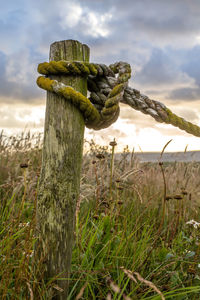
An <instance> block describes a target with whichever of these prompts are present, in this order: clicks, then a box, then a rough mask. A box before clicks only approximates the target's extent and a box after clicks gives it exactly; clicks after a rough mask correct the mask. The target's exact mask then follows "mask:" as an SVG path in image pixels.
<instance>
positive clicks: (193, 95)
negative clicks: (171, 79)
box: [168, 88, 200, 101]
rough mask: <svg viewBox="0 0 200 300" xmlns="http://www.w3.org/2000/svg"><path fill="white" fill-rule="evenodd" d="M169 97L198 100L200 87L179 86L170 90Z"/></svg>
mask: <svg viewBox="0 0 200 300" xmlns="http://www.w3.org/2000/svg"><path fill="white" fill-rule="evenodd" d="M168 98H169V99H172V100H175V101H177V100H181V101H194V100H200V88H179V89H174V90H172V91H171V92H170V94H169V96H168Z"/></svg>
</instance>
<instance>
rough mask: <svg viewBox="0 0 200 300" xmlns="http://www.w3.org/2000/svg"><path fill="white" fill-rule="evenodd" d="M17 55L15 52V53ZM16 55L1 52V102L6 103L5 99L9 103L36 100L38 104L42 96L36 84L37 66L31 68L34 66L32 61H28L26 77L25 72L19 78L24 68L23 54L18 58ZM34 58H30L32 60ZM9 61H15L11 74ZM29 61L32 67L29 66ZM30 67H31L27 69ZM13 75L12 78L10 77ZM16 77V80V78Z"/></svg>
mask: <svg viewBox="0 0 200 300" xmlns="http://www.w3.org/2000/svg"><path fill="white" fill-rule="evenodd" d="M14 56H15V54H14ZM14 56H9V55H8V56H7V55H5V54H4V53H2V52H0V102H4V103H5V99H6V102H7V103H14V102H27V101H28V102H35V103H37V104H38V102H39V99H38V98H39V97H40V98H41V95H42V94H41V91H40V89H39V88H38V87H37V85H36V82H35V81H36V78H37V73H36V67H37V64H35V69H34V68H33V69H31V68H32V66H33V63H32V61H28V62H27V66H25V70H24V71H25V74H24V76H26V78H23V77H24V76H23V73H22V75H21V77H22V78H19V80H17V78H18V77H17V76H18V75H19V73H20V71H21V69H22V68H23V63H24V62H23V55H22V56H21V60H20V59H19V58H20V54H19V56H18V59H17V57H16V60H15V57H14ZM31 59H33V61H34V58H33V57H32V58H30V60H31ZM9 61H14V65H13V66H12V67H11V74H9V75H8V74H7V68H6V66H8V65H9ZM29 63H30V65H31V68H30V67H29ZM26 68H29V69H26ZM10 77H11V78H10ZM15 77H16V80H15Z"/></svg>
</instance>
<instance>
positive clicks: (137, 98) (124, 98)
mask: <svg viewBox="0 0 200 300" xmlns="http://www.w3.org/2000/svg"><path fill="white" fill-rule="evenodd" d="M38 72H39V73H41V74H43V75H48V76H49V75H51V74H52V75H59V74H60V75H62V74H69V75H71V74H72V75H73V74H74V75H84V76H87V77H88V90H89V91H90V98H89V99H87V98H86V97H84V96H83V95H82V94H80V93H78V92H75V91H74V90H73V89H72V88H70V87H67V86H64V85H63V84H61V83H58V82H57V81H55V80H54V81H53V80H50V81H48V80H49V79H48V78H45V77H39V78H38V80H37V83H38V85H39V86H40V87H42V88H44V89H46V90H49V91H53V92H56V93H58V94H60V95H62V96H63V97H65V98H66V99H68V100H70V101H72V102H73V103H74V104H75V105H76V106H77V107H79V108H80V110H81V111H82V113H83V115H84V118H85V123H86V126H87V127H89V128H93V129H96V130H98V129H102V128H106V127H108V126H110V125H111V124H112V123H113V122H115V121H116V120H117V118H118V116H119V102H122V103H125V104H128V105H130V106H131V107H132V108H134V109H136V110H139V111H141V112H142V113H144V114H149V115H151V116H152V117H153V118H154V119H155V120H156V121H158V122H165V123H167V124H172V125H173V126H176V127H178V128H180V129H182V130H185V131H186V132H188V133H190V134H193V135H195V136H198V137H199V136H200V127H198V126H197V125H194V124H192V123H191V122H188V121H186V120H185V119H183V118H181V117H179V116H177V115H176V114H174V113H173V112H172V111H171V110H170V109H168V108H167V107H166V106H165V105H164V104H162V103H161V102H159V101H155V100H151V99H150V98H149V97H147V96H145V95H142V94H141V93H140V92H139V91H138V90H136V89H133V88H130V87H128V86H127V82H128V79H129V78H130V75H131V68H130V65H129V64H127V63H124V62H117V63H115V64H113V65H110V66H109V67H107V66H106V65H103V64H91V63H81V62H73V63H72V62H67V61H59V62H54V61H52V62H50V63H42V64H39V66H38ZM115 74H118V77H115ZM47 82H49V83H47ZM50 82H51V84H50ZM50 86H51V87H50ZM72 91H73V92H72Z"/></svg>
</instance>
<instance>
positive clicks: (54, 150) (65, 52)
mask: <svg viewBox="0 0 200 300" xmlns="http://www.w3.org/2000/svg"><path fill="white" fill-rule="evenodd" d="M51 60H54V61H60V60H71V61H73V60H78V61H86V62H88V61H89V48H88V47H87V46H86V45H83V44H81V43H79V42H78V41H73V40H67V41H61V42H56V43H53V44H52V45H51V47H50V61H51ZM52 79H56V80H58V81H60V82H63V83H64V84H66V85H69V86H71V87H73V88H74V89H75V90H76V91H79V92H81V93H82V94H83V95H85V96H86V95H87V80H86V78H82V77H80V76H77V75H76V76H68V75H61V76H60V75H55V76H52ZM84 127H85V126H84V119H83V116H82V114H81V112H80V111H79V110H78V109H77V108H76V107H75V106H74V105H73V104H71V103H70V102H68V101H66V100H65V99H64V98H63V97H61V96H58V95H57V94H55V93H52V92H47V103H46V115H45V128H44V145H43V158H42V169H41V175H40V181H39V190H38V200H37V230H38V237H39V239H38V243H37V247H38V248H39V247H40V251H41V256H42V255H43V256H45V261H44V268H45V273H44V274H45V279H46V280H49V279H50V278H53V277H55V276H57V275H59V274H60V275H59V277H61V278H66V279H65V280H59V281H58V282H57V284H58V286H59V287H60V288H61V289H63V292H59V291H56V293H57V295H53V294H51V295H49V299H51V298H53V299H66V298H67V293H68V280H67V279H68V278H69V275H70V264H71V252H72V247H73V242H74V225H75V209H76V201H77V199H78V196H79V188H80V173H81V166H82V151H83V138H84Z"/></svg>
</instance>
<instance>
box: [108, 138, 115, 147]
mask: <svg viewBox="0 0 200 300" xmlns="http://www.w3.org/2000/svg"><path fill="white" fill-rule="evenodd" d="M109 145H110V146H112V147H115V146H117V143H116V141H115V139H114V140H113V141H112V142H110V144H109Z"/></svg>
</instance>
